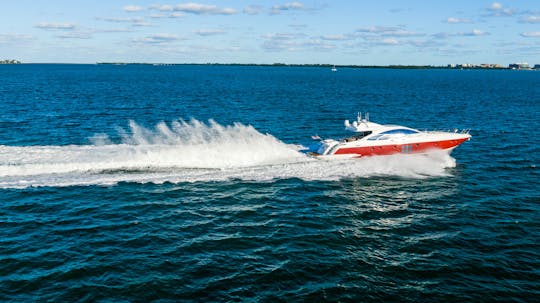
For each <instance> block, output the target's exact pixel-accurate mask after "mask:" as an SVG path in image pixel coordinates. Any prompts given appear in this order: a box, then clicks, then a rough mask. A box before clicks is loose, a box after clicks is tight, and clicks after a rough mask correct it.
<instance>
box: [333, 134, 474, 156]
mask: <svg viewBox="0 0 540 303" xmlns="http://www.w3.org/2000/svg"><path fill="white" fill-rule="evenodd" d="M467 140H468V138H463V139H457V140H445V141H435V142H421V143H410V144H392V145H378V146H363V147H349V148H340V149H338V150H337V151H336V152H335V153H334V154H335V155H343V154H358V155H362V156H379V155H381V156H382V155H391V154H399V153H403V154H415V153H421V152H425V151H427V150H431V149H449V148H454V147H456V146H458V145H460V144H461V143H463V142H465V141H467Z"/></svg>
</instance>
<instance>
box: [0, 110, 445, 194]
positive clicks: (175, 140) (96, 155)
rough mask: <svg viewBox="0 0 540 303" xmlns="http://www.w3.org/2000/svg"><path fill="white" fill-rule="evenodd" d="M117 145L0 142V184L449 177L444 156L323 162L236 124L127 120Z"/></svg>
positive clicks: (102, 140) (98, 139)
mask: <svg viewBox="0 0 540 303" xmlns="http://www.w3.org/2000/svg"><path fill="white" fill-rule="evenodd" d="M119 132H120V134H121V137H122V142H121V143H117V144H114V143H112V142H111V140H110V139H109V138H108V136H106V135H96V136H94V137H93V138H92V141H93V142H94V144H92V145H68V146H22V147H17V146H1V145H0V188H21V187H22V188H24V187H29V186H72V185H94V184H96V185H109V184H116V183H118V182H122V181H126V182H141V183H146V182H153V183H163V182H173V183H177V182H196V181H223V180H231V179H240V180H255V181H259V180H260V181H267V180H273V179H281V178H301V179H304V180H337V179H340V178H347V177H369V176H374V175H392V176H403V177H413V178H418V177H426V176H442V175H446V174H447V173H446V171H445V168H446V167H451V166H455V161H454V159H453V158H451V157H450V156H448V155H446V153H433V154H429V155H418V156H410V155H394V156H385V157H372V158H362V159H351V160H336V161H321V160H315V159H312V158H310V157H307V156H305V155H304V154H302V153H300V152H298V149H299V148H298V146H295V145H288V144H285V143H283V142H281V141H279V140H278V139H276V138H275V137H273V136H272V135H269V134H261V133H260V132H258V131H257V130H255V129H254V128H253V127H251V126H246V125H243V124H240V123H235V124H233V125H230V126H222V125H219V124H217V123H216V122H214V121H209V123H202V122H200V121H197V120H192V121H189V122H185V121H175V122H173V123H172V124H171V125H170V126H169V125H167V124H165V123H159V124H158V125H157V126H156V127H155V128H154V129H146V128H144V127H141V126H140V125H138V124H136V123H135V122H133V121H130V130H129V131H124V130H120V131H119Z"/></svg>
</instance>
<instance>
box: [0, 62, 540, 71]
mask: <svg viewBox="0 0 540 303" xmlns="http://www.w3.org/2000/svg"><path fill="white" fill-rule="evenodd" d="M6 61H8V60H4V61H0V65H2V64H3V65H10V64H17V65H29V64H49V65H52V64H62V65H120V66H125V65H150V66H183V65H199V66H203V65H205V66H263V67H319V68H320V67H324V68H332V67H336V68H337V69H339V68H353V69H362V68H372V69H373V68H377V69H488V70H512V69H517V70H540V66H539V65H538V64H537V65H535V66H534V67H528V68H511V67H504V66H488V67H486V66H481V65H469V66H461V65H400V64H396V65H356V64H344V65H334V64H287V63H271V64H270V63H148V62H96V63H60V62H57V63H39V62H35V63H23V62H20V61H17V60H9V61H11V62H6Z"/></svg>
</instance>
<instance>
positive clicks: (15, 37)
mask: <svg viewBox="0 0 540 303" xmlns="http://www.w3.org/2000/svg"><path fill="white" fill-rule="evenodd" d="M33 39H34V37H33V36H31V35H26V34H16V33H8V34H0V45H1V44H17V43H21V42H26V41H30V40H33Z"/></svg>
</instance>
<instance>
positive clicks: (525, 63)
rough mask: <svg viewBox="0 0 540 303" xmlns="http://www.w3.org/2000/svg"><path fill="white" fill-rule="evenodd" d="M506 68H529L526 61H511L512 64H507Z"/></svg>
mask: <svg viewBox="0 0 540 303" xmlns="http://www.w3.org/2000/svg"><path fill="white" fill-rule="evenodd" d="M508 68H511V69H530V67H529V63H527V62H519V63H512V64H509V65H508Z"/></svg>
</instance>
